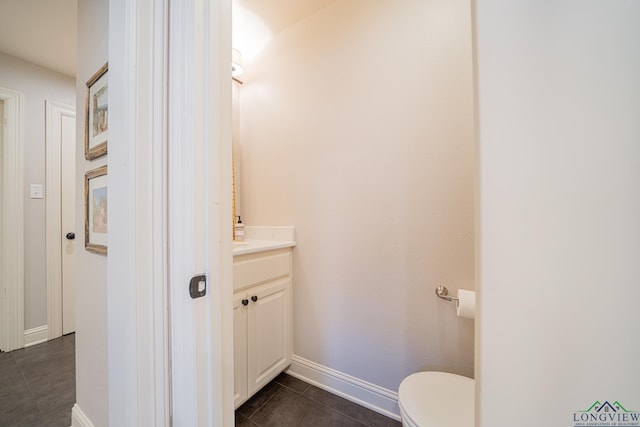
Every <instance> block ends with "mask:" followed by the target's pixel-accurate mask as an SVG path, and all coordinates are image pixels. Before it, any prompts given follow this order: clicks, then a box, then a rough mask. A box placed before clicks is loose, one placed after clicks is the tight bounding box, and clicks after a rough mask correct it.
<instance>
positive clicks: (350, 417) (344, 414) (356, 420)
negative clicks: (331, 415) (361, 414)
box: [301, 387, 370, 427]
mask: <svg viewBox="0 0 640 427" xmlns="http://www.w3.org/2000/svg"><path fill="white" fill-rule="evenodd" d="M307 390H309V387H307V388H306V389H305V390H304V391H305V392H306V391H307ZM301 396H302V397H304V398H305V399H307V400H310V401H311V402H314V403H317V404H318V405H321V406H323V407H325V408H327V409H329V410H331V411H332V412H335V413H337V414H340V415H342V416H344V417H347V418H349V419H350V420H352V421H355V422H356V423H358V424H360V425H363V426H365V427H370V426H369V424H365V423H363V422H362V421H360V420H358V419H355V418H353V417H352V416H351V415H349V414H346V413H344V412H342V411H340V410H338V409H336V408H334V407H332V406H329V405H327V404H325V403H322V402H319V401H317V400H315V399H312V398H311V397H309V396H305V395H303V394H301ZM338 397H339V396H338Z"/></svg>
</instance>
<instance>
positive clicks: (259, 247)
mask: <svg viewBox="0 0 640 427" xmlns="http://www.w3.org/2000/svg"><path fill="white" fill-rule="evenodd" d="M295 245H296V242H294V241H287V240H257V239H246V240H242V241H239V242H238V241H236V242H233V256H236V255H245V254H252V253H255V252H263V251H271V250H274V249H282V248H292V247H294V246H295Z"/></svg>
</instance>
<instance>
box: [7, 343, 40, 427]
mask: <svg viewBox="0 0 640 427" xmlns="http://www.w3.org/2000/svg"><path fill="white" fill-rule="evenodd" d="M11 358H12V359H13V363H15V364H16V367H17V368H18V371H19V372H20V376H21V377H22V381H24V384H25V385H26V386H27V390H28V391H29V395H30V396H31V400H32V401H33V403H34V404H35V405H36V408H38V412H39V413H40V417H41V418H42V421H44V422H46V421H47V419H46V418H45V416H44V412H42V408H41V407H40V404H39V403H38V399H36V396H35V394H34V393H33V390H32V389H31V384H30V383H29V381H27V377H26V376H25V375H24V372H23V371H22V367H21V366H20V364H19V363H18V361H17V360H16V358H15V355H13V354H12V355H11Z"/></svg>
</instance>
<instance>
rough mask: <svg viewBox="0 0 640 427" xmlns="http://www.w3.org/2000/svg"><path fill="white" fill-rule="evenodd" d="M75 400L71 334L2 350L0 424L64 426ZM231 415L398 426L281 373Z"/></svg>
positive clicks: (286, 423) (315, 424) (310, 425)
mask: <svg viewBox="0 0 640 427" xmlns="http://www.w3.org/2000/svg"><path fill="white" fill-rule="evenodd" d="M75 401H76V387H75V336H74V335H73V334H70V335H66V336H64V337H62V338H58V339H55V340H52V341H48V342H46V343H42V344H38V345H35V346H33V347H29V348H24V349H21V350H16V351H12V352H10V353H0V426H2V427H42V426H46V427H68V426H70V425H71V408H72V407H73V404H74V403H75ZM235 418H236V426H238V427H242V426H250V427H255V426H265V427H266V426H277V427H325V426H326V427H329V426H331V427H334V426H335V427H351V426H353V427H362V426H370V427H399V426H400V423H399V422H397V421H395V420H392V419H390V418H387V417H385V416H383V415H380V414H378V413H377V412H374V411H371V410H369V409H367V408H364V407H362V406H359V405H356V404H355V403H352V402H350V401H348V400H346V399H343V398H341V397H338V396H336V395H334V394H331V393H328V392H326V391H324V390H321V389H319V388H318V387H314V386H312V385H310V384H307V383H305V382H303V381H300V380H299V379H297V378H294V377H292V376H290V375H287V374H284V373H283V374H281V375H279V376H278V377H277V378H276V379H274V380H273V381H272V382H270V383H269V384H268V385H267V386H266V387H264V388H263V389H262V390H260V391H259V392H258V393H257V394H256V395H255V396H253V397H252V398H251V399H249V400H248V401H247V402H246V403H245V404H244V405H242V406H241V407H240V408H238V410H237V411H236V415H235Z"/></svg>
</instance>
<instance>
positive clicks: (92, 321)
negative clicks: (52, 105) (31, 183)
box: [74, 0, 109, 426]
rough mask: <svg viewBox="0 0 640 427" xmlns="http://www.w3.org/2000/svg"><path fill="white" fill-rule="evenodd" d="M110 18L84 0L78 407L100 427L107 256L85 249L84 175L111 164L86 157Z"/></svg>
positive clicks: (104, 394) (104, 404) (104, 409)
mask: <svg viewBox="0 0 640 427" xmlns="http://www.w3.org/2000/svg"><path fill="white" fill-rule="evenodd" d="M108 17H109V2H108V1H91V0H78V69H77V79H76V105H77V106H78V108H77V134H76V139H77V141H78V144H77V156H76V158H77V164H76V177H77V187H76V197H77V199H76V205H77V207H78V212H76V228H77V230H82V232H81V233H78V236H81V238H80V239H79V242H78V243H80V247H79V248H78V249H77V252H76V399H77V400H76V402H77V406H78V407H79V408H81V411H82V412H83V415H84V416H85V417H86V418H87V419H88V420H90V421H91V422H92V423H93V425H95V426H107V425H108V415H107V414H108V390H107V385H108V376H107V257H106V256H104V255H99V254H95V253H92V252H87V251H86V250H85V249H84V243H83V242H84V216H85V215H84V210H83V209H84V175H85V173H86V172H87V171H89V170H92V169H95V168H97V167H99V166H102V165H104V164H106V162H107V156H103V157H100V158H98V159H96V160H92V161H88V160H85V158H84V123H85V115H86V114H85V111H84V105H85V88H86V82H87V80H89V78H91V76H93V74H94V73H95V72H96V71H97V70H98V69H99V68H100V67H101V66H102V65H104V63H105V62H107V59H108V54H109V52H108V34H109V20H108ZM74 411H77V408H74ZM74 415H75V416H76V417H77V416H78V414H77V413H75V414H74ZM74 425H75V424H74Z"/></svg>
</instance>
